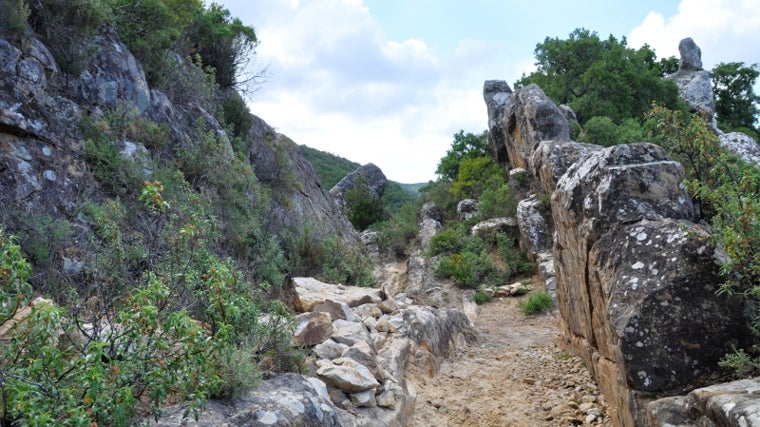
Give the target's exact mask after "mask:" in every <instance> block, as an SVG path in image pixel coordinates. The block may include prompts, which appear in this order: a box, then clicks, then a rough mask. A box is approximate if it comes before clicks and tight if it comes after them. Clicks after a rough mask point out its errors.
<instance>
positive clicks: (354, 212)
mask: <svg viewBox="0 0 760 427" xmlns="http://www.w3.org/2000/svg"><path fill="white" fill-rule="evenodd" d="M344 200H345V202H346V215H347V216H348V220H349V221H351V224H353V225H354V228H356V229H357V230H358V231H363V230H366V229H367V227H369V226H370V225H372V224H374V223H376V222H378V221H381V220H382V219H383V218H384V216H385V215H384V212H383V202H382V200H381V199H380V198H377V197H373V196H372V193H371V192H370V189H369V186H367V184H365V183H364V182H363V181H362V180H358V181H357V183H356V185H355V186H354V188H351V189H349V190H348V191H346V194H345V195H344Z"/></svg>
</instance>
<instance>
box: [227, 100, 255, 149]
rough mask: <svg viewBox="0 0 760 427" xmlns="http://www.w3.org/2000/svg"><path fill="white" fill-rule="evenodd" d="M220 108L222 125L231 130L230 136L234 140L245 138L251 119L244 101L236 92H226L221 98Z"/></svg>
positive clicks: (249, 128)
mask: <svg viewBox="0 0 760 427" xmlns="http://www.w3.org/2000/svg"><path fill="white" fill-rule="evenodd" d="M220 107H221V110H222V115H223V116H224V123H226V124H227V125H229V126H231V128H232V135H233V136H235V137H236V138H245V137H246V136H247V135H248V131H249V130H251V126H252V125H253V118H252V117H251V112H250V111H249V110H248V105H246V103H245V100H244V99H243V98H242V97H241V96H240V94H239V93H237V92H236V91H234V90H228V91H226V92H224V95H223V96H222V100H221V102H220Z"/></svg>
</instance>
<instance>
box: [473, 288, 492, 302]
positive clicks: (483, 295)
mask: <svg viewBox="0 0 760 427" xmlns="http://www.w3.org/2000/svg"><path fill="white" fill-rule="evenodd" d="M473 299H474V300H475V304H478V305H481V304H485V303H487V302H488V301H490V300H491V293H490V292H486V291H477V292H475V295H474V296H473Z"/></svg>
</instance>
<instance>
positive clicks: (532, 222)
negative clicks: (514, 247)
mask: <svg viewBox="0 0 760 427" xmlns="http://www.w3.org/2000/svg"><path fill="white" fill-rule="evenodd" d="M515 222H516V223H517V228H518V230H519V237H520V240H519V241H520V246H521V247H522V248H523V249H524V250H525V251H526V252H528V253H530V254H533V255H535V254H538V253H540V252H546V251H548V250H550V249H551V247H552V232H551V230H552V227H551V223H550V215H549V209H548V207H547V206H546V204H545V202H544V201H542V200H540V199H539V198H538V197H537V196H536V195H535V194H532V195H530V196H529V197H528V198H527V199H524V200H521V201H520V203H518V204H517V215H516V220H515Z"/></svg>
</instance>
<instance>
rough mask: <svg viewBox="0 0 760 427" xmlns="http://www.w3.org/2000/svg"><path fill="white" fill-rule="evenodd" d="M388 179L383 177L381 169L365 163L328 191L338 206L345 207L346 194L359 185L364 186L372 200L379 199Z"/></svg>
mask: <svg viewBox="0 0 760 427" xmlns="http://www.w3.org/2000/svg"><path fill="white" fill-rule="evenodd" d="M387 182H388V179H387V178H386V177H385V174H384V173H383V171H382V169H380V168H379V167H377V166H376V165H375V164H374V163H367V164H366V165H363V166H360V167H359V168H357V169H356V170H354V171H353V172H351V173H349V174H348V175H346V176H344V177H343V178H342V179H341V180H340V181H338V183H337V184H335V186H334V187H333V188H331V189H330V195H331V196H332V197H333V199H334V200H335V202H336V203H337V204H338V205H339V206H345V205H346V199H345V197H346V192H347V191H349V190H352V189H354V188H357V187H358V186H359V185H366V186H367V188H368V189H369V194H370V196H371V197H372V198H375V199H379V198H380V197H382V196H383V194H384V193H385V184H386V183H387Z"/></svg>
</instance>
